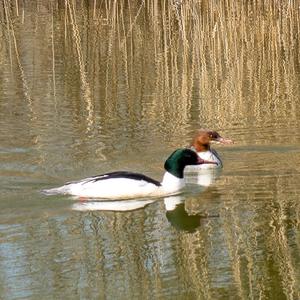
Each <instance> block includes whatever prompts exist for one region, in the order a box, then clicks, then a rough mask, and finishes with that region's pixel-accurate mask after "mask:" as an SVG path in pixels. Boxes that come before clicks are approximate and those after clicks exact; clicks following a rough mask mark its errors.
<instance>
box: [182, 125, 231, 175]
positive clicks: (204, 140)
mask: <svg viewBox="0 0 300 300" xmlns="http://www.w3.org/2000/svg"><path fill="white" fill-rule="evenodd" d="M211 144H223V145H228V144H233V141H232V140H231V139H228V138H224V137H222V136H221V135H220V134H219V133H218V132H217V131H215V130H210V129H205V128H201V129H198V130H197V131H196V132H195V134H194V136H193V138H192V140H191V143H190V145H189V148H190V149H192V150H194V151H195V152H197V154H198V156H199V157H200V158H202V159H204V160H209V161H212V162H215V163H214V164H201V165H197V166H189V167H188V168H186V172H189V171H190V172H191V171H197V170H203V169H215V168H222V167H223V163H222V160H221V157H220V155H219V154H218V152H217V151H216V150H215V149H213V148H212V147H211Z"/></svg>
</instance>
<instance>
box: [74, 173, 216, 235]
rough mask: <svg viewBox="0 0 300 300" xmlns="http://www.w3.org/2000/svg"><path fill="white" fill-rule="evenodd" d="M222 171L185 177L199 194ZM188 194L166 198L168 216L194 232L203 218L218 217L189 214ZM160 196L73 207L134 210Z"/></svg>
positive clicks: (90, 202) (172, 223) (89, 202)
mask: <svg viewBox="0 0 300 300" xmlns="http://www.w3.org/2000/svg"><path fill="white" fill-rule="evenodd" d="M219 174H220V172H218V171H216V170H201V171H199V172H194V173H193V172H191V173H190V172H189V173H187V174H185V179H186V182H187V184H188V185H190V191H189V193H190V194H193V195H195V194H196V195H199V194H200V193H202V192H203V191H205V190H206V189H207V188H208V187H209V186H210V185H211V184H212V183H214V182H215V180H216V179H217V177H218V176H219ZM186 198H187V197H186V195H184V194H180V195H174V196H169V197H165V198H164V206H165V210H166V217H167V219H168V221H169V222H170V224H171V225H172V226H173V227H174V228H176V229H178V230H183V231H187V232H194V231H195V230H196V228H197V227H199V226H200V225H201V220H202V219H205V218H209V217H218V215H210V214H203V213H202V214H189V213H188V212H187V211H186V209H185V200H186ZM159 200H160V199H159V198H153V199H134V200H118V201H105V200H104V201H103V200H102V201H91V200H87V201H80V202H77V203H75V204H73V206H72V209H73V210H76V211H118V212H125V211H127V212H128V211H134V210H138V209H142V208H145V207H146V206H147V205H150V204H152V203H154V202H157V201H159Z"/></svg>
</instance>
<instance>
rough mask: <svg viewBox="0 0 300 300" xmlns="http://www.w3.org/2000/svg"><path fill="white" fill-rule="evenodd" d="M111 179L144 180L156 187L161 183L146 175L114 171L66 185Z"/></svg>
mask: <svg viewBox="0 0 300 300" xmlns="http://www.w3.org/2000/svg"><path fill="white" fill-rule="evenodd" d="M113 178H128V179H134V180H144V181H146V182H149V183H152V184H154V185H156V186H161V183H160V182H159V181H157V180H155V179H152V178H150V177H148V176H146V175H143V174H140V173H134V172H128V171H116V172H110V173H105V174H100V175H95V176H92V177H89V178H85V179H83V180H79V181H73V182H68V183H67V184H72V183H77V182H82V183H83V184H84V183H88V182H97V181H100V180H107V179H113Z"/></svg>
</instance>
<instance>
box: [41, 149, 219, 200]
mask: <svg viewBox="0 0 300 300" xmlns="http://www.w3.org/2000/svg"><path fill="white" fill-rule="evenodd" d="M201 164H216V162H214V161H209V160H205V159H202V158H200V157H199V156H198V155H197V153H196V152H195V151H193V150H191V149H187V148H184V149H177V150H175V151H174V152H173V153H172V154H171V155H170V156H169V158H168V159H167V160H166V162H165V164H164V168H165V170H166V172H165V174H164V177H163V180H162V182H161V183H160V182H158V181H156V180H154V179H152V178H150V177H148V176H145V175H143V174H139V173H133V172H127V171H119V172H112V173H106V174H101V175H97V176H93V177H89V178H85V179H82V180H80V181H74V182H69V183H66V184H65V185H63V186H61V187H58V188H52V189H48V190H43V191H42V192H43V193H44V194H46V195H55V194H67V195H73V196H79V197H85V198H100V199H111V200H116V199H130V198H140V197H162V196H167V195H172V194H176V193H178V192H180V190H181V189H182V188H183V187H184V185H185V181H184V179H183V171H184V168H185V167H186V166H187V165H201Z"/></svg>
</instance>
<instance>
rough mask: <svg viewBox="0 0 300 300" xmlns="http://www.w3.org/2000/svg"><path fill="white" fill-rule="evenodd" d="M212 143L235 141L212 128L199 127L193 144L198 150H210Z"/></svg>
mask: <svg viewBox="0 0 300 300" xmlns="http://www.w3.org/2000/svg"><path fill="white" fill-rule="evenodd" d="M211 143H215V144H232V143H233V141H232V140H230V139H226V138H224V137H222V136H221V135H220V134H219V133H218V132H216V131H214V130H210V129H203V128H202V129H199V130H197V131H196V133H195V135H194V137H193V139H192V142H191V146H192V147H194V148H195V150H196V151H197V152H201V151H207V150H209V146H210V144H211Z"/></svg>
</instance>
